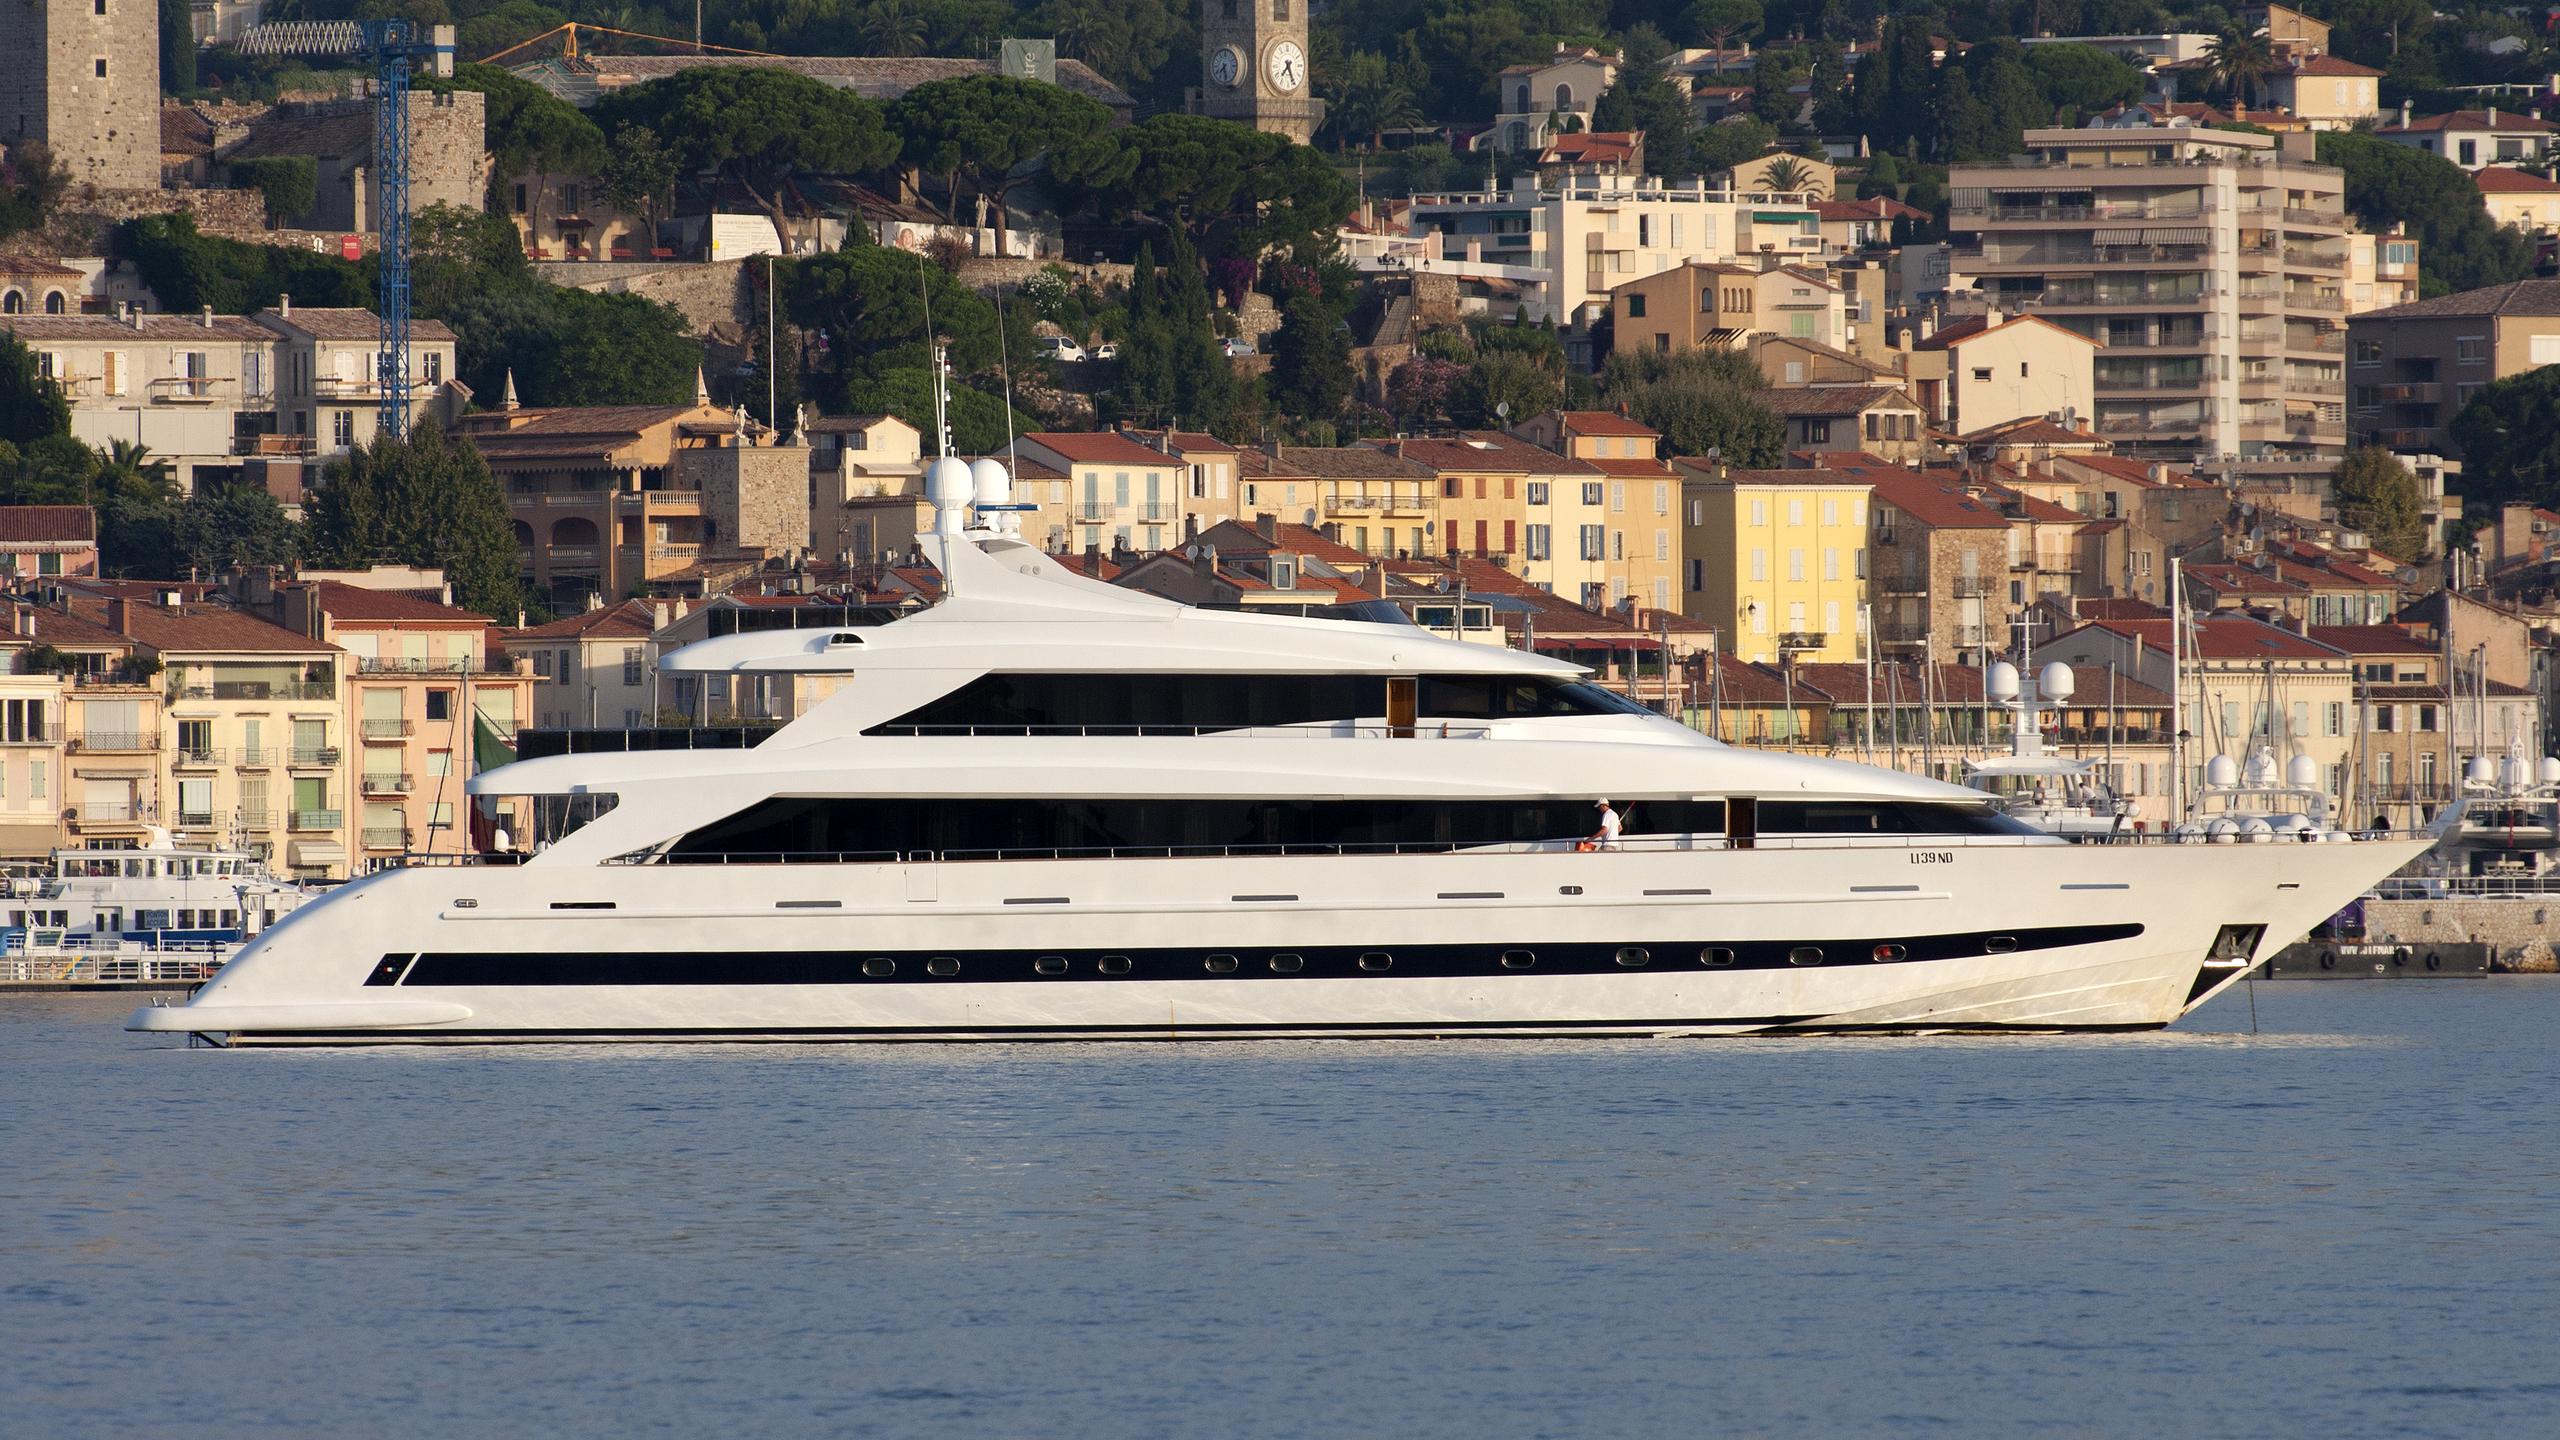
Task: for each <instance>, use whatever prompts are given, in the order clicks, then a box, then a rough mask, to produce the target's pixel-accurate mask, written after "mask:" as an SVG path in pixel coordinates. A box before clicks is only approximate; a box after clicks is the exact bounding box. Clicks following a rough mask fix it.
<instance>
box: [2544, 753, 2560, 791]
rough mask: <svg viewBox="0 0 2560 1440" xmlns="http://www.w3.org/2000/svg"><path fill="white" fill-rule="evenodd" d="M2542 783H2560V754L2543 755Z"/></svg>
mask: <svg viewBox="0 0 2560 1440" xmlns="http://www.w3.org/2000/svg"><path fill="white" fill-rule="evenodd" d="M2542 783H2543V784H2545V785H2560V755H2545V756H2543V757H2542Z"/></svg>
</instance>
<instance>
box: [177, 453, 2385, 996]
mask: <svg viewBox="0 0 2560 1440" xmlns="http://www.w3.org/2000/svg"><path fill="white" fill-rule="evenodd" d="M1009 486H1010V482H1009V481H1008V480H1007V479H1006V477H1005V475H1004V472H1003V470H1002V468H1001V467H1000V466H997V465H994V464H993V463H991V462H980V465H979V468H978V470H977V472H976V473H975V474H974V476H973V474H972V472H971V470H970V467H968V466H966V465H964V464H962V463H960V462H958V461H956V460H942V461H937V462H935V464H934V465H933V466H932V467H930V470H929V473H928V480H927V493H928V496H929V497H930V498H931V499H932V501H933V502H934V503H935V505H936V506H937V510H938V514H939V516H940V519H939V521H938V532H939V533H938V535H937V543H938V544H939V545H940V547H941V560H942V567H943V575H944V578H945V582H946V591H947V598H946V599H945V600H944V602H943V603H942V604H940V605H938V606H936V607H935V608H933V609H930V610H927V611H924V612H922V613H919V614H916V615H913V616H910V617H908V618H905V619H902V620H899V621H896V622H894V623H891V624H887V625H882V626H878V627H874V628H863V629H826V630H767V631H760V632H749V633H741V634H736V635H729V636H723V637H720V638H717V639H712V640H707V641H704V642H701V643H699V644H695V645H692V646H688V647H686V648H685V649H682V650H679V651H677V652H675V653H673V654H671V655H670V656H668V657H667V658H666V661H665V664H666V666H667V668H668V669H669V670H670V671H672V672H676V673H680V674H694V675H701V676H715V675H716V676H727V677H731V678H732V679H752V678H756V677H766V678H780V677H796V679H797V682H798V683H799V684H800V685H801V687H802V689H803V691H804V693H805V692H807V691H814V690H823V689H824V688H825V687H826V686H827V685H833V686H834V689H833V693H832V694H829V695H828V696H827V698H825V699H824V700H823V701H820V702H819V703H817V704H816V705H814V707H812V708H810V709H808V710H807V712H806V713H805V714H803V715H802V716H801V717H800V718H799V719H797V720H795V721H793V722H792V723H790V724H788V725H786V726H784V727H783V728H781V729H780V730H778V731H776V732H774V733H773V734H771V735H770V736H769V737H766V738H763V739H761V740H760V741H759V742H758V743H756V744H754V745H752V747H750V748H739V749H726V750H708V749H703V750H658V749H641V748H637V747H638V745H639V744H640V743H641V742H640V741H639V740H637V739H635V740H634V741H633V742H632V745H633V747H634V748H630V749H626V750H622V751H618V752H608V753H577V754H570V755H560V756H552V757H546V758H541V759H533V760H526V761H520V762H518V763H516V764H513V765H509V766H506V767H504V768H502V769H498V770H494V771H491V772H489V773H487V774H485V775H482V776H479V777H477V778H476V779H474V780H473V781H472V782H471V789H472V791H473V793H474V794H476V795H481V796H520V797H531V798H532V800H533V805H532V807H531V808H532V810H533V811H534V813H536V814H541V815H548V816H559V817H566V818H567V819H569V820H571V821H574V822H575V823H574V824H573V825H566V826H563V827H561V828H562V830H563V833H559V834H557V835H549V836H546V837H545V838H546V840H547V844H545V846H544V847H543V848H541V849H540V850H539V852H538V853H535V854H533V855H532V856H531V857H530V858H526V859H523V860H522V863H514V864H502V863H484V864H474V865H467V866H452V867H415V868H403V869H395V870H390V871H386V872H383V873H379V874H375V875H371V876H367V877H365V878H363V879H360V880H357V881H355V882H353V883H351V884H348V885H346V886H344V887H342V888H340V889H338V890H336V891H334V892H332V893H330V894H329V895H327V896H325V897H323V898H322V899H320V900H318V901H316V902H314V903H312V904H310V905H307V906H305V907H303V908H302V909H301V910H299V911H297V912H295V913H294V914H293V915H292V916H290V917H288V918H287V919H285V920H284V921H282V922H281V923H279V924H277V925H276V926H275V927H274V928H273V929H271V930H269V931H268V932H266V933H265V934H264V935H262V936H260V937H259V938H258V939H257V940H256V941H254V942H253V943H252V944H251V945H250V946H249V947H248V948H247V949H246V950H245V951H243V952H242V954H241V955H240V957H239V958H238V959H237V960H235V961H234V962H233V963H232V964H230V965H229V966H227V967H225V968H224V969H223V970H222V971H221V973H220V974H219V975H218V976H216V977H215V978H214V979H213V980H211V981H210V982H208V983H207V984H205V985H204V986H203V987H202V988H201V989H199V990H198V991H197V992H196V993H195V994H194V995H193V996H192V998H190V999H189V1000H188V1001H187V1002H186V1003H185V1004H183V1005H176V1006H169V1007H165V1008H146V1009H144V1010H141V1011H138V1012H136V1014H135V1015H134V1016H133V1018H132V1020H131V1021H130V1022H129V1025H130V1027H131V1028H133V1029H137V1030H146V1031H159V1032H170V1033H182V1034H192V1035H199V1036H204V1037H206V1038H209V1039H214V1040H217V1041H219V1042H221V1043H227V1044H254V1045H270V1044H323V1045H338V1044H351V1043H380V1042H409V1043H471V1042H492V1041H540V1042H556V1041H669V1040H715V1041H733V1040H790V1041H816V1040H846V1041H898V1040H1100V1039H1109V1040H1200V1039H1244V1038H1272V1037H1306V1036H1314V1037H1337V1038H1353V1037H1362V1038H1366V1037H1429V1036H1470V1035H1481V1036H1705V1035H1735V1034H1752V1033H1764V1034H1765V1033H1773V1032H1796V1031H1911V1030H1946V1029H1966V1028H1973V1029H2025V1030H2085V1029H2133V1028H2148V1027H2157V1026H2162V1025H2166V1024H2168V1023H2170V1022H2171V1021H2174V1020H2176V1019H2177V1018H2178V1017H2179V1016H2180V1015H2182V1014H2184V1013H2185V1012H2186V1011H2188V1010H2189V1009H2192V1008H2193V1007H2194V1006H2196V1005H2199V1004H2201V1003H2203V1002H2204V1001H2205V1000H2207V999H2209V998H2210V997H2211V996H2212V995H2213V994H2214V993H2215V992H2216V991H2217V990H2218V989H2219V988H2221V987H2222V986H2224V985H2227V984H2229V983H2231V981H2233V980H2235V979H2236V978H2238V976H2239V975H2240V974H2242V973H2243V972H2244V971H2245V969H2246V968H2247V966H2248V965H2249V964H2250V963H2252V962H2253V961H2254V960H2256V959H2257V958H2259V957H2261V956H2264V955H2267V954H2270V953H2272V951H2273V950H2274V949H2275V948H2276V947H2278V946H2281V945H2282V944H2284V943H2285V942H2287V941H2290V940H2292V939H2294V938H2296V937H2297V936H2299V935H2301V934H2302V933H2304V932H2305V931H2307V930H2308V929H2309V928H2310V927H2311V925H2312V924H2313V923H2314V922H2316V921H2318V920H2320V919H2322V918H2324V917H2326V916H2328V915H2330V914H2331V913H2333V912H2335V911H2336V910H2337V909H2338V908H2339V907H2340V906H2341V905H2343V904H2345V903H2346V902H2347V901H2349V900H2351V899H2353V898H2354V897H2355V896H2356V895H2358V894H2360V893H2362V892H2363V891H2364V889H2365V888H2366V887H2367V886H2369V885H2371V884H2372V883H2373V882H2374V881H2375V880H2377V879H2379V878H2381V877H2382V876H2384V875H2386V874H2388V873H2390V872H2391V871H2392V870H2394V869H2397V868H2398V867H2399V866H2400V865H2401V864H2403V863H2405V862H2406V861H2407V860H2409V859H2410V858H2411V857H2412V856H2414V855H2415V854H2417V853H2418V851H2419V850H2420V849H2421V848H2423V844H2424V842H2423V841H2414V842H2413V841H2403V840H2382V839H2370V840H2361V841H2357V842H2355V843H2353V844H2348V845H2334V846H2309V847H2303V846H2262V847H2252V848H2243V849H2237V850H2233V849H2219V848H2211V847H2182V846H2175V845H2132V844H2125V845H2109V846H2104V847H2088V846H2078V845H2072V844H2069V843H2066V842H2064V841H2062V840H2059V839H2055V838H2053V837H2050V836H2046V835H2042V834H2038V833H2036V832H2035V831H2033V830H2031V829H2029V828H2028V827H2026V826H2024V825H2021V824H2018V823H2016V822H2014V821H2011V820H2009V819H2007V818H2005V817H2003V816H2002V815H2000V814H1999V813H1997V812H1996V811H1995V810H1993V809H1992V808H1991V807H1990V805H1989V803H1988V801H1987V799H1986V798H1985V797H1984V796H1982V795H1980V794H1978V793H1975V792H1972V791H1968V790H1965V789H1962V788H1960V787H1956V786H1951V785H1945V784H1940V783H1938V782H1935V781H1931V780H1927V779H1923V778H1919V777H1915V776H1910V775H1904V774H1900V773H1896V772H1893V771H1888V770H1880V769H1874V768H1870V767H1865V766H1860V765H1853V764H1847V763H1841V762H1834V761H1826V760H1817V759H1810V758H1803V757H1797V756H1791V755H1775V754H1759V753H1754V752H1751V751H1748V750H1744V749H1738V748H1731V747H1727V746H1725V745H1722V744H1719V743H1717V742H1715V741H1713V740H1711V739H1709V738H1707V737H1705V736H1703V735H1700V734H1698V733H1697V732H1695V731H1693V730H1691V729H1689V728H1687V727H1685V726H1682V725H1680V724H1678V723H1676V722H1673V721H1671V720H1668V719H1664V718H1662V717H1659V716H1656V715H1653V714H1651V713H1649V712H1646V711H1644V710H1642V709H1640V708H1638V707H1635V706H1633V705H1632V704H1630V703H1628V702H1626V701H1623V700H1621V699H1619V698H1618V697H1616V696H1614V695H1611V694H1609V693H1608V692H1606V691H1603V690H1600V689H1598V688H1596V687H1593V686H1591V685H1588V684H1585V683H1583V680H1582V678H1581V672H1580V671H1579V670H1577V669H1576V668H1575V667H1572V666H1568V665H1565V664H1561V663H1558V662H1555V661H1550V660H1545V659H1540V658H1538V657H1535V656H1533V655H1529V654H1524V653H1520V652H1515V651H1507V650H1500V649H1495V648H1491V647H1487V646H1483V645H1474V644H1462V643H1456V642H1451V641H1443V640H1440V639H1437V638H1434V637H1432V636H1430V635H1427V634H1425V633H1422V632H1421V631H1419V630H1415V629H1411V628H1406V627H1396V626H1381V625H1369V624H1360V623H1353V622H1344V621H1337V620H1325V619H1302V618H1296V617H1282V616H1265V615H1250V614H1237V613H1226V612H1217V611H1207V610H1198V609H1192V608H1188V607H1184V606H1181V605H1176V604H1173V603H1170V602H1167V601H1163V600H1159V599H1156V598H1154V597H1152V596H1147V595H1143V594H1139V593H1135V592H1131V591H1127V590H1122V589H1119V588H1116V587H1112V586H1109V585H1104V584H1099V583H1095V582H1092V581H1088V580H1086V579H1084V578H1082V577H1080V576H1078V575H1075V574H1073V573H1072V572H1070V571H1068V570H1067V569H1065V568H1064V567H1062V566H1059V565H1057V564H1055V563H1054V562H1052V561H1051V560H1050V559H1048V558H1047V557H1045V556H1044V555H1042V554H1041V553H1040V552H1039V551H1038V550H1036V549H1034V548H1033V547H1031V546H1028V545H1026V544H1024V543H1023V542H1022V541H1021V540H1019V539H1018V538H1016V537H1014V536H1013V535H1011V534H1009V533H1008V532H1007V528H1006V526H1007V524H1008V522H1009V520H1010V516H1009V515H1008V514H1007V513H1006V512H1007V511H1008V510H1009V509H1013V508H1018V507H1014V506H1013V505H1012V503H1011V500H1010V495H1009ZM973 500H974V502H975V504H974V508H975V509H976V510H977V511H978V520H977V525H976V528H964V527H967V526H968V525H969V523H970V521H969V515H970V511H971V509H972V508H973ZM582 738H583V737H582ZM1602 796H1606V797H1608V798H1609V799H1611V800H1612V801H1614V802H1615V803H1616V805H1617V807H1618V808H1619V810H1620V812H1621V814H1622V815H1623V817H1624V834H1623V837H1622V838H1621V839H1620V840H1619V841H1618V842H1617V843H1616V844H1615V845H1614V846H1613V847H1610V848H1603V849H1598V850H1591V849H1587V848H1582V846H1581V842H1582V841H1583V839H1584V837H1585V836H1586V835H1587V834H1588V833H1589V831H1590V830H1591V828H1592V826H1593V824H1594V820H1593V814H1594V812H1593V804H1594V801H1595V800H1596V799H1597V798H1599V797H1602ZM493 858H500V857H493Z"/></svg>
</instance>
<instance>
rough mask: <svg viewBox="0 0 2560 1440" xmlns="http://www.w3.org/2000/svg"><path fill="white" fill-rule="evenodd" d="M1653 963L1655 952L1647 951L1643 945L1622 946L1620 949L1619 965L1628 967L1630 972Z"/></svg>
mask: <svg viewBox="0 0 2560 1440" xmlns="http://www.w3.org/2000/svg"><path fill="white" fill-rule="evenodd" d="M1652 962H1653V952H1651V951H1649V950H1647V949H1645V948H1644V947H1643V946H1641V945H1621V946H1619V947H1618V963H1619V964H1621V965H1624V966H1626V967H1627V968H1628V969H1630V970H1633V969H1635V968H1637V967H1638V966H1640V965H1649V964H1651V963H1652Z"/></svg>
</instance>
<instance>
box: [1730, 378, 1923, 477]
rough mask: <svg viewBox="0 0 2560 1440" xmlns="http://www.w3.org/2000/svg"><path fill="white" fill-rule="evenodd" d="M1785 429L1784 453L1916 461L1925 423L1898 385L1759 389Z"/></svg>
mask: <svg viewBox="0 0 2560 1440" xmlns="http://www.w3.org/2000/svg"><path fill="white" fill-rule="evenodd" d="M1758 398H1759V400H1760V403H1761V404H1762V405H1765V406H1767V407H1768V408H1769V409H1771V410H1774V411H1776V412H1777V414H1778V417H1779V418H1780V419H1782V420H1784V421H1785V422H1786V426H1787V441H1786V445H1787V453H1788V454H1790V455H1807V454H1826V453H1827V454H1845V455H1874V456H1878V457H1881V458H1883V459H1886V460H1895V461H1911V460H1917V459H1919V458H1920V455H1921V452H1922V448H1923V446H1924V445H1925V444H1926V442H1927V435H1926V433H1925V432H1926V430H1927V428H1928V419H1927V416H1925V415H1924V414H1923V413H1922V412H1921V409H1920V405H1919V403H1918V402H1917V401H1915V400H1913V399H1912V398H1911V396H1910V394H1909V393H1908V392H1907V391H1905V390H1904V389H1903V388H1902V387H1901V386H1900V385H1809V386H1804V387H1801V388H1794V389H1788V388H1780V389H1775V390H1763V391H1761V392H1760V393H1759V397H1758Z"/></svg>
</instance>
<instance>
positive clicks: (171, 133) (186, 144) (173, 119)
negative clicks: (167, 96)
mask: <svg viewBox="0 0 2560 1440" xmlns="http://www.w3.org/2000/svg"><path fill="white" fill-rule="evenodd" d="M160 153H161V154H163V155H210V154H212V153H213V122H212V121H210V120H207V119H206V118H204V117H203V116H201V115H199V114H197V113H196V112H194V111H193V110H190V109H188V108H187V107H186V106H184V105H163V106H161V107H160Z"/></svg>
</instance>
